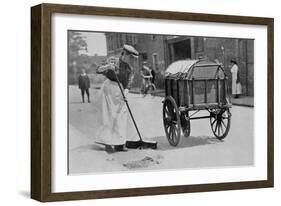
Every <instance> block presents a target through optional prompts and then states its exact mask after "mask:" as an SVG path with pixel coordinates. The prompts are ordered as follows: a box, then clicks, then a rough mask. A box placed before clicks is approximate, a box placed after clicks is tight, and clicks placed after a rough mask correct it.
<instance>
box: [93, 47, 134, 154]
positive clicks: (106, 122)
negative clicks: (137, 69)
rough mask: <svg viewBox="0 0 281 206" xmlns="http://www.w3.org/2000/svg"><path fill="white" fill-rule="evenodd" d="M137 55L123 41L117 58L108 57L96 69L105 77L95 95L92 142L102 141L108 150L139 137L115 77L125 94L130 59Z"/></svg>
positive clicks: (130, 76) (129, 79)
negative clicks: (95, 126)
mask: <svg viewBox="0 0 281 206" xmlns="http://www.w3.org/2000/svg"><path fill="white" fill-rule="evenodd" d="M137 56H138V52H137V51H136V49H135V48H134V47H132V46H130V45H124V47H123V51H122V53H121V56H120V58H119V59H117V60H116V59H114V58H111V59H109V62H108V64H107V65H104V66H101V67H100V68H99V69H98V71H97V73H102V74H104V75H105V76H106V77H107V78H106V80H105V81H104V83H103V85H102V87H101V89H100V94H99V98H98V101H99V102H98V106H99V109H98V110H99V116H98V118H99V121H98V122H99V123H100V124H101V125H100V127H99V132H98V134H97V136H96V142H97V143H100V144H103V145H105V149H106V151H108V152H116V151H126V148H125V143H126V141H128V140H130V141H138V140H139V139H138V136H137V132H136V131H135V129H134V125H133V122H132V120H131V118H130V116H129V114H128V109H127V107H126V104H125V102H124V99H123V96H122V93H121V90H120V88H119V85H118V82H117V78H118V80H119V82H120V83H121V89H122V91H123V93H124V95H125V97H127V95H128V93H129V89H130V88H131V84H132V80H133V75H134V69H133V62H134V59H135V58H137Z"/></svg>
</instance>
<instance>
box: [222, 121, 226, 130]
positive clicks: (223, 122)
mask: <svg viewBox="0 0 281 206" xmlns="http://www.w3.org/2000/svg"><path fill="white" fill-rule="evenodd" d="M221 122H222V124H223V126H224V128H226V125H225V123H224V121H223V120H222V121H221Z"/></svg>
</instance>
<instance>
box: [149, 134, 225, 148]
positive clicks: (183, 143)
mask: <svg viewBox="0 0 281 206" xmlns="http://www.w3.org/2000/svg"><path fill="white" fill-rule="evenodd" d="M151 140H153V141H156V142H158V144H157V148H158V150H173V149H180V148H186V147H196V146H203V145H208V144H218V143H221V142H222V141H220V140H218V139H217V138H215V137H209V136H199V137H193V136H190V137H184V136H182V137H181V139H180V142H179V144H178V145H177V146H176V147H174V146H171V145H170V144H169V142H168V140H167V137H166V136H160V137H154V138H151Z"/></svg>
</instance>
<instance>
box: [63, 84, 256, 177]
mask: <svg viewBox="0 0 281 206" xmlns="http://www.w3.org/2000/svg"><path fill="white" fill-rule="evenodd" d="M98 91H99V90H97V89H91V90H90V92H91V100H92V102H91V103H82V102H81V96H80V90H78V88H77V87H75V86H70V87H69V173H70V174H78V173H79V174H80V173H96V172H118V171H128V170H129V171H130V170H159V169H184V168H214V167H215V168H217V167H237V166H246V165H253V163H254V159H253V157H254V154H253V152H254V148H253V146H254V136H253V135H254V133H253V132H254V122H253V120H254V118H253V115H254V108H249V107H240V106H233V107H232V108H231V113H232V119H231V128H230V131H229V134H228V136H227V137H226V138H225V139H224V140H223V141H219V140H217V139H216V138H214V135H213V133H212V131H211V127H210V122H209V119H200V120H192V121H191V136H190V137H188V138H185V137H184V136H182V137H181V141H180V143H179V145H178V146H177V147H173V146H170V145H169V143H168V141H167V139H166V136H165V131H164V128H163V118H162V100H163V98H162V97H153V96H146V97H142V96H141V95H138V94H129V97H128V101H129V104H130V106H131V109H132V112H133V114H134V117H135V119H136V122H137V124H138V127H139V130H140V132H141V134H142V136H143V138H146V139H152V140H156V141H157V142H158V149H157V150H151V149H147V150H139V149H137V150H133V149H130V150H129V151H127V152H118V153H113V154H108V153H106V152H105V151H104V148H103V146H100V145H97V144H95V143H94V140H95V139H94V138H95V133H96V131H97V120H96V116H95V114H96V112H97V110H96V107H95V99H96V98H97V92H98ZM198 114H199V115H205V114H207V113H206V112H205V111H201V112H199V113H198Z"/></svg>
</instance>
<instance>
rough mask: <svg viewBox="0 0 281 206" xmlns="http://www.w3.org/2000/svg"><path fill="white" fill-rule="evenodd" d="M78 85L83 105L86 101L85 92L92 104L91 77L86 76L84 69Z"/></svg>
mask: <svg viewBox="0 0 281 206" xmlns="http://www.w3.org/2000/svg"><path fill="white" fill-rule="evenodd" d="M78 85H79V89H81V95H82V101H83V103H84V102H85V100H84V94H85V92H86V94H87V97H88V102H89V103H90V102H91V101H90V92H89V88H90V79H89V76H88V75H87V74H86V71H85V69H82V74H80V75H79V80H78Z"/></svg>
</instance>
